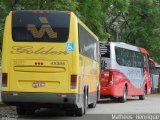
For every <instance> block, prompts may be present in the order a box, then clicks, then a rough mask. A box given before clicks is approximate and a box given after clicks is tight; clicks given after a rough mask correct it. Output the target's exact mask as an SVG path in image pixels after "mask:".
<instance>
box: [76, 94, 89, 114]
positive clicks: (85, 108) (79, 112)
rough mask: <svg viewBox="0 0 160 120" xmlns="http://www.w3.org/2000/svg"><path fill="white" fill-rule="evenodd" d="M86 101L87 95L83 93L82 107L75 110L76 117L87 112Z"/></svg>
mask: <svg viewBox="0 0 160 120" xmlns="http://www.w3.org/2000/svg"><path fill="white" fill-rule="evenodd" d="M87 101H88V96H87V93H86V92H84V94H83V101H82V107H81V108H77V110H76V113H75V114H76V116H83V115H85V114H86V111H87Z"/></svg>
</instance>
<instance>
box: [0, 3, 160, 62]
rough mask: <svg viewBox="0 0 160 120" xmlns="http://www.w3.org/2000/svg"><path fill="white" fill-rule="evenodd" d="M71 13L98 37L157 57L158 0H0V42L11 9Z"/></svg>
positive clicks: (159, 32)
mask: <svg viewBox="0 0 160 120" xmlns="http://www.w3.org/2000/svg"><path fill="white" fill-rule="evenodd" d="M17 9H18V10H23V9H24V10H63V11H66V10H67V11H73V12H74V13H75V14H76V15H77V16H78V17H79V18H80V19H81V20H82V21H83V22H84V23H85V24H86V25H87V26H88V27H89V28H90V29H91V30H92V31H93V32H94V33H95V34H96V35H97V36H98V37H99V38H100V40H105V39H107V38H109V37H110V38H111V39H112V41H122V42H126V43H130V44H133V45H136V46H140V47H144V48H146V49H147V50H148V51H149V53H150V55H151V57H153V58H154V59H155V60H157V61H160V60H158V56H160V47H159V46H160V41H159V39H160V0H0V11H1V13H0V41H2V36H3V28H4V21H5V18H6V16H7V14H8V13H9V11H11V10H17Z"/></svg>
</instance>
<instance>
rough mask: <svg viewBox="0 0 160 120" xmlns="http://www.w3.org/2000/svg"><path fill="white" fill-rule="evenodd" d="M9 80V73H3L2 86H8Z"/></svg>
mask: <svg viewBox="0 0 160 120" xmlns="http://www.w3.org/2000/svg"><path fill="white" fill-rule="evenodd" d="M7 82H8V74H7V73H2V86H3V87H6V86H7Z"/></svg>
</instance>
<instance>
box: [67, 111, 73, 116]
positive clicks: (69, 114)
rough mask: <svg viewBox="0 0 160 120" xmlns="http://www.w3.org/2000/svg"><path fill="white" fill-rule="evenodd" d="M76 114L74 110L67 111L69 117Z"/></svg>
mask: <svg viewBox="0 0 160 120" xmlns="http://www.w3.org/2000/svg"><path fill="white" fill-rule="evenodd" d="M74 114H75V113H74V111H73V110H67V111H66V115H67V116H74Z"/></svg>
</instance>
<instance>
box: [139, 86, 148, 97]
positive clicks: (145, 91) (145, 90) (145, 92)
mask: <svg viewBox="0 0 160 120" xmlns="http://www.w3.org/2000/svg"><path fill="white" fill-rule="evenodd" d="M146 94H147V87H145V89H144V94H143V95H139V100H145V95H146Z"/></svg>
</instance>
